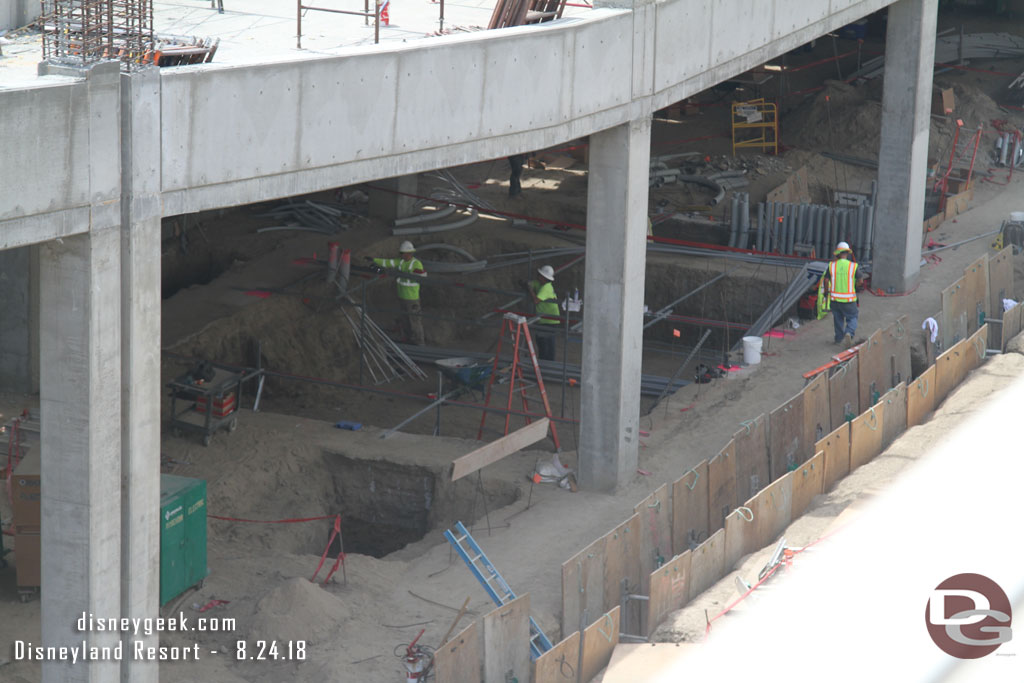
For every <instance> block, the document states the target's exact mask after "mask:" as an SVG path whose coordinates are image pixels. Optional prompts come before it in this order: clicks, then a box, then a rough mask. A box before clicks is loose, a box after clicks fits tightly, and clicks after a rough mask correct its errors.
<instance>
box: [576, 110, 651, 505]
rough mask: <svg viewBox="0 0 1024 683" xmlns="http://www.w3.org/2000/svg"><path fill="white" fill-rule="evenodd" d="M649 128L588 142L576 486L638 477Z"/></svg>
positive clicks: (604, 134)
mask: <svg viewBox="0 0 1024 683" xmlns="http://www.w3.org/2000/svg"><path fill="white" fill-rule="evenodd" d="M650 158H651V122H650V119H647V118H645V119H642V120H639V121H634V122H632V123H628V124H623V125H620V126H616V127H615V128H611V129H609V130H605V131H601V132H600V133H596V134H594V135H591V136H590V167H589V173H588V179H587V267H586V279H585V289H584V306H583V383H582V384H583V389H582V392H583V393H582V406H581V411H580V445H579V482H580V486H582V487H583V488H585V489H589V490H596V491H612V490H614V489H615V487H616V486H618V485H619V484H623V483H625V482H627V481H629V480H630V479H631V478H632V477H633V476H634V474H635V472H636V464H637V449H638V446H639V441H638V437H639V424H640V369H641V361H642V354H643V305H644V270H645V267H646V258H647V179H648V173H649V166H650Z"/></svg>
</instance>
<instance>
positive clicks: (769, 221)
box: [729, 181, 877, 262]
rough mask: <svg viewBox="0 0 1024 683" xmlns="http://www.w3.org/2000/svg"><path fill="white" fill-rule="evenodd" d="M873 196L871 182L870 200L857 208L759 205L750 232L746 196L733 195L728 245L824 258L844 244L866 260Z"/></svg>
mask: <svg viewBox="0 0 1024 683" xmlns="http://www.w3.org/2000/svg"><path fill="white" fill-rule="evenodd" d="M876 195H877V184H876V183H875V182H874V181H872V183H871V198H870V200H868V201H866V202H865V203H863V204H861V205H860V206H854V207H844V206H836V207H832V206H823V205H820V204H793V203H790V202H759V203H758V205H757V212H756V219H757V229H756V230H753V229H752V223H751V216H750V196H749V195H748V194H747V193H745V192H737V193H735V194H734V195H733V198H732V209H733V211H732V222H731V226H730V232H729V246H730V247H739V248H740V249H756V250H757V251H764V252H771V253H777V254H796V253H798V251H800V252H806V250H807V248H810V247H813V248H814V253H815V254H816V255H817V256H818V257H820V258H824V259H827V258H828V257H829V254H831V253H832V250H833V249H835V245H836V244H837V243H839V242H847V243H848V244H849V245H850V247H851V248H852V249H853V250H854V253H856V254H857V260H858V261H862V262H863V261H870V260H871V237H872V235H873V233H874V219H875V211H874V206H875V197H876ZM798 247H802V249H799V250H798Z"/></svg>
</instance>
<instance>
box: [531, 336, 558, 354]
mask: <svg viewBox="0 0 1024 683" xmlns="http://www.w3.org/2000/svg"><path fill="white" fill-rule="evenodd" d="M533 336H534V338H536V340H537V358H539V359H540V360H555V334H554V333H553V332H545V331H544V330H537V331H536V332H535V333H534V335H533Z"/></svg>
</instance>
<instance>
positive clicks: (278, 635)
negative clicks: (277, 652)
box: [249, 577, 351, 643]
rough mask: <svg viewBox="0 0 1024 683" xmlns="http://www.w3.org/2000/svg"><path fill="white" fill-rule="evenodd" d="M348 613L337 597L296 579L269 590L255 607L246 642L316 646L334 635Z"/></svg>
mask: <svg viewBox="0 0 1024 683" xmlns="http://www.w3.org/2000/svg"><path fill="white" fill-rule="evenodd" d="M350 617H351V611H350V610H349V608H348V606H347V605H346V604H345V603H344V602H343V601H342V600H341V598H339V597H337V596H335V595H332V594H331V593H329V592H327V591H326V590H324V589H323V588H322V587H321V586H320V584H316V583H311V582H310V581H309V580H308V579H304V578H299V577H296V578H294V579H288V580H287V581H285V582H284V584H282V585H281V586H279V587H277V588H275V589H274V590H272V591H270V593H268V594H267V595H265V596H264V597H263V598H261V599H260V601H259V602H258V603H257V604H256V614H255V615H254V616H253V618H252V622H251V624H250V627H249V638H250V639H263V640H277V641H278V642H283V641H289V640H291V641H295V640H305V641H307V642H310V643H316V642H319V641H321V640H322V639H324V637H325V636H327V635H328V634H334V635H335V636H336V635H337V633H338V628H339V626H340V625H341V623H342V622H344V621H346V620H348V619H349V618H350Z"/></svg>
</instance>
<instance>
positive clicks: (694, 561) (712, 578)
mask: <svg viewBox="0 0 1024 683" xmlns="http://www.w3.org/2000/svg"><path fill="white" fill-rule="evenodd" d="M726 523H728V519H727V520H726ZM724 575H725V529H719V530H718V531H716V532H715V533H713V534H711V537H710V538H708V540H706V541H704V542H703V543H701V544H700V545H699V546H697V548H696V550H694V551H693V553H692V554H691V557H690V595H689V596H688V597H687V601H689V600H693V599H694V598H696V597H697V596H698V595H700V594H701V593H703V592H704V591H706V590H707V589H708V588H710V587H711V586H713V585H715V583H717V582H718V580H719V579H720V578H722V577H723V576H724Z"/></svg>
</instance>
